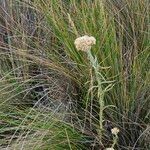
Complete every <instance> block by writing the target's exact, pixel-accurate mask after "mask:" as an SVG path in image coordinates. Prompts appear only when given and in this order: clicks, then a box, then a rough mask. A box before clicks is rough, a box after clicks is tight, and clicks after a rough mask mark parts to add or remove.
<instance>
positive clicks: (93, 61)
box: [88, 50, 105, 140]
mask: <svg viewBox="0 0 150 150" xmlns="http://www.w3.org/2000/svg"><path fill="white" fill-rule="evenodd" d="M88 58H89V60H90V63H91V65H92V67H93V68H94V72H95V76H96V80H97V83H98V98H99V105H100V112H99V138H100V140H101V139H102V131H103V110H104V106H105V105H104V91H103V89H102V81H101V77H100V75H99V64H98V61H97V58H94V57H93V56H92V54H91V51H90V50H89V51H88Z"/></svg>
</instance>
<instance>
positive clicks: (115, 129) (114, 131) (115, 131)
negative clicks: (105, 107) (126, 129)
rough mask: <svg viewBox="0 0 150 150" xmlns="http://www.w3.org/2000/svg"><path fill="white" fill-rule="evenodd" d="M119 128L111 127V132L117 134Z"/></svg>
mask: <svg viewBox="0 0 150 150" xmlns="http://www.w3.org/2000/svg"><path fill="white" fill-rule="evenodd" d="M119 131H120V130H119V129H118V128H117V127H115V128H113V129H111V133H112V134H114V135H117V134H118V133H119Z"/></svg>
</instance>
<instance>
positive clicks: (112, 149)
mask: <svg viewBox="0 0 150 150" xmlns="http://www.w3.org/2000/svg"><path fill="white" fill-rule="evenodd" d="M105 150H115V149H114V148H106V149H105Z"/></svg>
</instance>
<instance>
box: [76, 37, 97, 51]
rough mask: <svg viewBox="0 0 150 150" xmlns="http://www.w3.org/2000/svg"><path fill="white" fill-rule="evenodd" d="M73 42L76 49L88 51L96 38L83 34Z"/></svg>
mask: <svg viewBox="0 0 150 150" xmlns="http://www.w3.org/2000/svg"><path fill="white" fill-rule="evenodd" d="M74 44H75V47H76V49H77V50H81V51H88V50H90V49H91V46H92V45H94V44H96V39H95V38H94V37H93V36H88V35H84V36H82V37H79V38H77V39H76V40H75V42H74Z"/></svg>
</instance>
